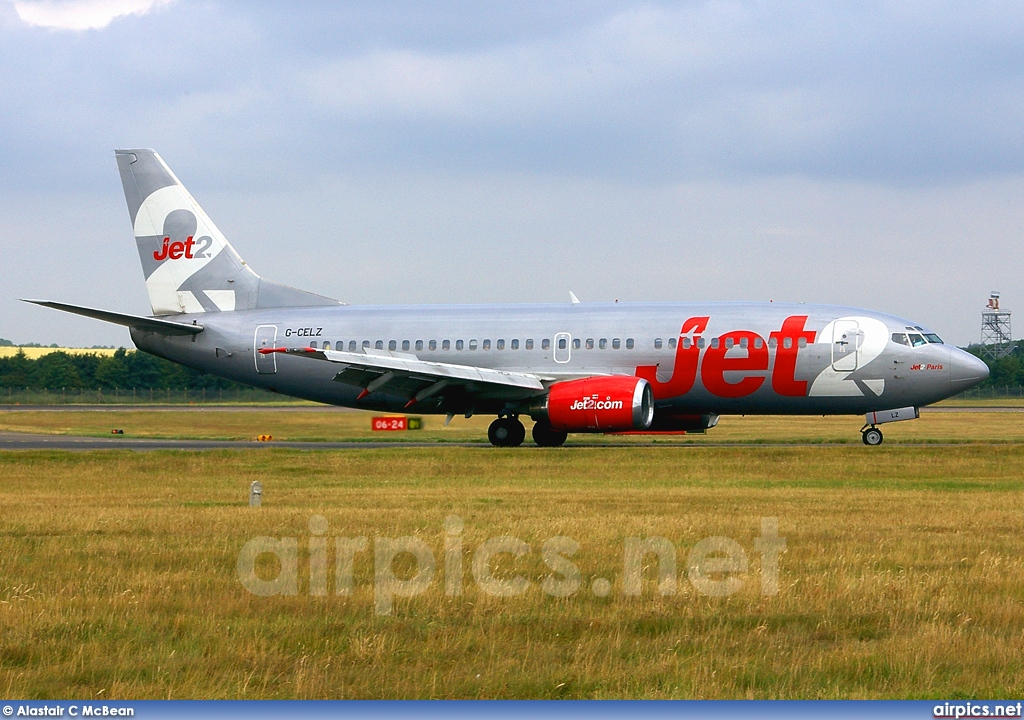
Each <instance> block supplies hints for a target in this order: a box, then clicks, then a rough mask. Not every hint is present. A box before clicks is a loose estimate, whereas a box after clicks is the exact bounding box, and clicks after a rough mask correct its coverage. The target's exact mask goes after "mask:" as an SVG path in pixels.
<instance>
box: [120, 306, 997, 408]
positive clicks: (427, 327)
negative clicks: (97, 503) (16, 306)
mask: <svg viewBox="0 0 1024 720" xmlns="http://www.w3.org/2000/svg"><path fill="white" fill-rule="evenodd" d="M175 319H176V320H177V321H178V322H182V323H185V324H188V323H190V322H192V321H195V322H197V323H198V324H200V325H202V326H203V327H204V330H203V332H201V333H199V334H197V335H193V336H168V335H165V334H160V333H155V332H147V331H144V330H140V329H138V328H133V329H132V339H133V340H134V341H135V343H136V345H137V346H138V347H139V348H141V349H142V350H145V351H147V352H150V353H153V354H156V355H159V356H162V357H165V358H168V359H170V360H173V361H175V362H179V363H182V364H185V365H188V366H191V367H194V368H197V369H199V370H204V371H206V372H209V373H213V374H215V375H219V376H221V377H225V378H229V379H231V380H235V381H237V382H240V383H245V384H247V385H252V386H255V387H260V388H266V389H268V390H272V391H275V392H279V393H282V394H285V395H290V396H294V397H297V398H304V399H307V400H314V401H318V402H323V403H329V404H333V405H341V406H347V407H359V408H365V409H373V410H382V411H399V410H402V409H403V408H404V407H406V406H407V404H408V401H409V397H408V395H407V394H402V393H390V392H388V388H387V387H383V388H381V390H380V391H378V392H374V393H373V394H372V395H370V396H368V397H363V398H362V399H358V400H357V398H359V396H360V393H361V390H362V389H361V388H359V387H355V386H353V385H350V384H345V383H342V382H335V381H334V378H335V376H336V375H337V374H338V372H339V370H338V367H337V365H336V364H334V363H328V362H312V361H308V360H306V359H303V358H301V357H294V356H288V355H282V354H270V355H265V354H261V353H259V350H260V349H261V348H267V347H287V348H299V347H308V346H313V345H314V343H315V346H316V347H318V348H323V347H324V343H325V342H326V343H329V344H330V348H331V349H337V350H353V349H354V350H356V351H358V352H364V353H367V354H370V355H373V354H379V355H390V354H391V353H392V352H394V353H396V354H401V355H406V356H415V357H416V358H417V359H419V360H425V361H432V362H443V363H448V364H456V365H467V366H473V367H484V368H493V369H499V370H509V371H518V372H528V373H533V374H536V375H538V376H542V377H544V378H547V379H548V381H549V382H550V381H557V379H562V378H565V379H570V378H578V377H586V376H594V375H630V376H633V375H641V376H644V377H648V379H649V380H651V382H652V385H653V388H654V397H655V400H656V408H657V412H659V413H670V414H683V413H686V414H691V413H692V414H700V413H718V414H854V413H865V412H870V411H878V410H887V409H891V408H900V407H906V406H918V407H919V406H922V405H927V404H930V403H934V402H936V401H938V400H942V399H943V398H947V397H949V396H951V395H955V394H957V393H959V392H961V391H963V390H964V389H967V388H968V387H971V386H973V385H975V384H977V383H978V382H980V381H981V380H983V379H984V378H985V377H987V374H988V369H987V368H986V367H985V365H984V363H982V362H981V361H979V360H978V359H977V358H975V357H974V356H972V355H970V354H969V353H966V352H964V351H962V350H959V349H957V348H955V347H952V346H950V345H948V344H943V343H937V342H929V343H926V344H922V345H919V346H917V347H913V346H911V345H909V344H902V343H901V342H895V341H894V340H893V335H894V334H896V335H903V336H904V339H906V336H908V335H920V336H922V337H923V336H924V334H925V333H924V331H923V330H922V329H920V328H919V326H917V325H916V323H913V322H911V321H909V320H905V319H902V318H898V317H894V316H891V315H885V314H880V313H875V312H871V311H867V310H861V309H856V308H847V307H839V306H831V305H805V304H785V303H583V304H574V305H570V304H565V305H553V304H544V305H542V304H537V305H435V306H352V305H338V306H330V307H303V308H274V309H261V310H246V311H235V312H211V313H195V314H191V315H184V316H177V317H176V318H175ZM701 319H703V322H701ZM695 320H696V321H695ZM695 328H696V331H695ZM784 328H789V332H788V333H787V332H786V331H785V330H784ZM794 328H795V329H796V330H797V332H794V331H793V330H794ZM691 376H692V377H691ZM508 406H509V398H504V397H486V396H484V397H473V398H461V397H459V396H441V397H438V398H433V399H431V400H430V401H427V402H424V403H422V404H420V405H418V406H417V407H416V409H415V410H416V412H420V413H432V412H433V413H454V412H459V413H461V412H478V413H493V412H501V411H502V408H505V407H508Z"/></svg>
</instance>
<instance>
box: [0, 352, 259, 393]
mask: <svg viewBox="0 0 1024 720" xmlns="http://www.w3.org/2000/svg"><path fill="white" fill-rule="evenodd" d="M244 387H246V386H244V385H240V384H239V383H236V382H233V381H231V380H225V379H224V378H219V377H217V376H215V375H210V374H209V373H205V372H202V371H199V370H193V369H192V368H188V367H185V366H184V365H178V364H177V363H172V362H171V361H170V360H164V359H163V358H158V357H156V356H155V355H150V354H149V353H144V352H139V351H138V350H125V349H124V348H121V349H119V350H117V351H115V352H114V354H113V355H112V356H110V355H98V354H96V353H85V354H81V355H78V354H75V355H72V354H69V353H65V352H60V351H57V352H52V353H48V354H46V355H43V356H41V357H39V358H37V359H35V360H31V359H29V358H28V357H26V356H25V353H24V352H19V353H18V354H17V355H12V356H11V357H5V358H0V388H4V389H8V388H11V389H15V390H25V389H26V388H27V389H29V390H44V389H48V390H60V389H61V388H64V389H67V390H82V389H85V390H95V389H97V388H102V389H104V390H107V389H109V390H113V389H115V388H121V389H131V388H136V389H138V390H168V389H170V390H203V389H205V390H235V389H239V388H244Z"/></svg>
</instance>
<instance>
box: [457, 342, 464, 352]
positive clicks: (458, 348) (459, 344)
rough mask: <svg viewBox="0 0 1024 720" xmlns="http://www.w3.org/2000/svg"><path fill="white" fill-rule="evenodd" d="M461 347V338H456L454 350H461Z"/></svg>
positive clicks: (462, 345)
mask: <svg viewBox="0 0 1024 720" xmlns="http://www.w3.org/2000/svg"><path fill="white" fill-rule="evenodd" d="M463 347H464V344H463V342H462V341H461V340H456V341H455V349H456V350H461V349H462V348H463Z"/></svg>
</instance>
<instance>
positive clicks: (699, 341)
mask: <svg viewBox="0 0 1024 720" xmlns="http://www.w3.org/2000/svg"><path fill="white" fill-rule="evenodd" d="M705 345H707V342H705V340H704V338H697V347H699V348H700V349H701V350H703V349H704V346H705ZM715 347H718V346H717V345H715Z"/></svg>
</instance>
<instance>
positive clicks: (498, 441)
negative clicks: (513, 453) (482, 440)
mask: <svg viewBox="0 0 1024 720" xmlns="http://www.w3.org/2000/svg"><path fill="white" fill-rule="evenodd" d="M487 439H488V440H490V441H491V445H494V446H495V447H519V446H520V445H522V444H523V440H525V439H526V428H525V427H523V424H522V423H521V422H519V418H515V417H500V418H498V419H497V420H495V421H494V422H492V423H491V426H490V427H489V428H487Z"/></svg>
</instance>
